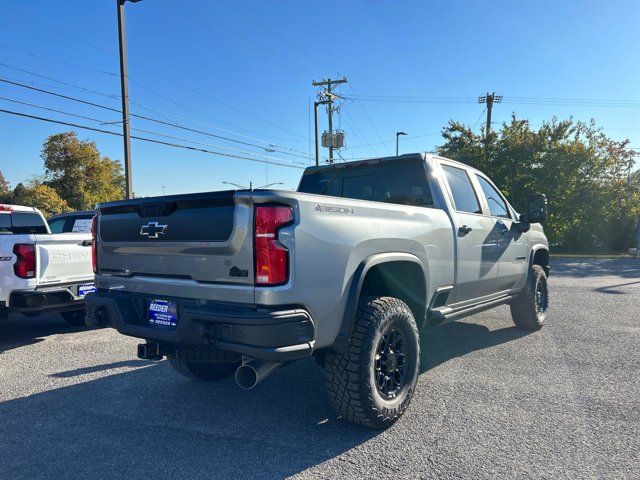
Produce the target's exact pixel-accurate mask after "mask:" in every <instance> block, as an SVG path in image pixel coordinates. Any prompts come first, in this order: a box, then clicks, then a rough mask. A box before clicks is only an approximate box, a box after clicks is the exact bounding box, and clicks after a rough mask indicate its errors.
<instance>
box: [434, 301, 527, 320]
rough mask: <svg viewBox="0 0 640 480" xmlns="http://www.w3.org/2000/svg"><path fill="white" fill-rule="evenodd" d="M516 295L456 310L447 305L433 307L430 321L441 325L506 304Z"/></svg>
mask: <svg viewBox="0 0 640 480" xmlns="http://www.w3.org/2000/svg"><path fill="white" fill-rule="evenodd" d="M516 296H517V295H504V296H502V297H499V298H495V299H493V300H489V301H486V302H482V303H477V304H475V305H471V306H469V307H463V308H459V309H456V310H454V309H452V308H451V307H446V306H443V307H438V308H433V309H431V310H429V322H430V323H431V324H432V325H439V324H441V323H444V322H449V321H452V320H457V319H459V318H464V317H468V316H469V315H473V314H475V313H479V312H483V311H485V310H489V309H491V308H494V307H499V306H500V305H504V304H505V303H509V302H510V301H511V300H513V299H514V298H516Z"/></svg>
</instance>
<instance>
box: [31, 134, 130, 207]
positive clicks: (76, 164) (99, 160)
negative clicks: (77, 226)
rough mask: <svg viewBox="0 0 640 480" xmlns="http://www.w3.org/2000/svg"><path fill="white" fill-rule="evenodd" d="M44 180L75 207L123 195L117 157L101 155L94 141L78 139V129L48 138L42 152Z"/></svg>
mask: <svg viewBox="0 0 640 480" xmlns="http://www.w3.org/2000/svg"><path fill="white" fill-rule="evenodd" d="M41 156H42V159H43V160H44V169H45V174H44V183H45V185H48V186H50V187H51V188H53V189H54V190H55V191H56V192H57V193H58V194H59V195H60V197H61V198H62V199H63V200H65V202H66V203H67V204H68V206H69V207H70V208H71V209H73V210H89V209H92V208H93V207H94V206H95V204H96V203H99V202H109V201H112V200H119V199H121V198H123V197H124V175H123V171H122V165H121V163H120V162H118V161H117V160H111V159H109V158H107V157H101V156H100V152H99V151H98V149H97V147H96V144H95V142H91V141H87V140H79V139H78V137H77V135H76V134H75V132H66V133H59V134H56V135H52V136H50V137H49V138H47V139H46V140H45V142H44V145H43V147H42V153H41Z"/></svg>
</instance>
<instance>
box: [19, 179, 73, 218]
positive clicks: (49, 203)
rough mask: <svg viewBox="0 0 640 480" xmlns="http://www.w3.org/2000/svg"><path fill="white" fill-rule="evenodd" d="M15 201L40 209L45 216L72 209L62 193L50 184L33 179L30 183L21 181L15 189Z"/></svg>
mask: <svg viewBox="0 0 640 480" xmlns="http://www.w3.org/2000/svg"><path fill="white" fill-rule="evenodd" d="M13 203H14V204H16V205H25V206H27V207H35V208H37V209H39V210H40V211H41V212H42V214H43V215H44V216H45V217H50V216H52V215H56V214H58V213H63V212H68V211H70V210H71V209H70V208H69V205H67V202H65V201H64V200H63V199H62V198H60V195H58V193H57V192H56V191H55V190H54V189H53V188H51V187H50V186H48V185H44V184H42V183H39V182H37V181H32V182H30V183H29V184H28V185H26V186H25V185H24V184H22V183H19V184H18V185H16V188H15V189H14V190H13Z"/></svg>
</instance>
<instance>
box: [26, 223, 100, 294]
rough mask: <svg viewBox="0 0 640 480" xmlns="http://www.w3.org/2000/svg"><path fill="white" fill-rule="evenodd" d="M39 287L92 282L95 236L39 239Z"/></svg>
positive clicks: (61, 235) (58, 236)
mask: <svg viewBox="0 0 640 480" xmlns="http://www.w3.org/2000/svg"><path fill="white" fill-rule="evenodd" d="M35 238H36V258H37V259H38V262H37V265H38V271H37V275H36V280H37V285H39V286H40V285H48V284H66V283H78V282H89V281H91V280H92V279H93V271H92V269H91V243H90V242H91V236H90V235H89V234H87V233H77V234H74V233H61V234H52V235H36V236H35Z"/></svg>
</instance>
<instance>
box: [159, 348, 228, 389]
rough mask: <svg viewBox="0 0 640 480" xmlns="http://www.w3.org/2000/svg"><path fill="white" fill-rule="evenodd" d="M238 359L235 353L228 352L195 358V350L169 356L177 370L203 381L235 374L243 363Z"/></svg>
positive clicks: (213, 380) (170, 361)
mask: <svg viewBox="0 0 640 480" xmlns="http://www.w3.org/2000/svg"><path fill="white" fill-rule="evenodd" d="M202 360H206V361H202ZM236 360H237V358H236V356H235V355H228V354H226V352H216V354H214V355H212V354H208V355H207V356H206V358H203V359H200V358H194V355H193V352H189V354H188V355H187V354H184V353H183V354H181V355H176V356H171V357H169V363H170V364H171V366H172V367H173V369H174V370H175V371H176V372H178V373H180V374H182V375H184V376H185V377H187V378H191V379H192V380H199V381H202V382H215V381H218V380H222V379H223V378H226V377H229V376H231V375H233V374H234V373H235V371H236V369H237V368H238V367H239V366H240V363H241V362H240V361H236Z"/></svg>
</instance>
